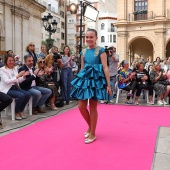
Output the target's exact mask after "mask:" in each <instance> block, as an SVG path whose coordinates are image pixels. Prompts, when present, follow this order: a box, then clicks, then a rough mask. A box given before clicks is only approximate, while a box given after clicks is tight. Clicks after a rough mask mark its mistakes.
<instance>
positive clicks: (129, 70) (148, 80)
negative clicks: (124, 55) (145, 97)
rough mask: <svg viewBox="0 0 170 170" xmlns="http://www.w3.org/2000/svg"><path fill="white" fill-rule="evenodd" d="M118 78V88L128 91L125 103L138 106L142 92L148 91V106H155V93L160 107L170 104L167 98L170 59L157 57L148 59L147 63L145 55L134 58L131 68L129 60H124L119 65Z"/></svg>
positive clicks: (169, 85)
mask: <svg viewBox="0 0 170 170" xmlns="http://www.w3.org/2000/svg"><path fill="white" fill-rule="evenodd" d="M117 77H118V88H119V89H122V90H126V91H128V94H127V99H126V100H125V103H127V104H135V105H138V104H139V102H138V98H139V96H140V95H141V92H143V91H144V90H148V93H149V102H148V104H150V105H154V101H153V94H154V93H153V92H155V94H156V97H157V104H158V105H168V104H169V103H167V100H166V98H167V97H168V95H169V93H170V79H169V78H170V58H162V59H161V58H160V57H157V58H156V60H155V61H152V57H148V58H147V61H145V60H144V55H141V56H140V58H138V57H134V61H133V62H132V64H131V66H130V64H129V62H128V61H127V60H123V61H122V62H121V63H120V65H119V70H118V74H117ZM134 97H135V99H134V102H133V98H134Z"/></svg>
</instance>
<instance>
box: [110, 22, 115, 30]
mask: <svg viewBox="0 0 170 170" xmlns="http://www.w3.org/2000/svg"><path fill="white" fill-rule="evenodd" d="M111 32H115V26H114V25H113V24H111Z"/></svg>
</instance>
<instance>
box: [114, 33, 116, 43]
mask: <svg viewBox="0 0 170 170" xmlns="http://www.w3.org/2000/svg"><path fill="white" fill-rule="evenodd" d="M113 42H114V43H116V35H113Z"/></svg>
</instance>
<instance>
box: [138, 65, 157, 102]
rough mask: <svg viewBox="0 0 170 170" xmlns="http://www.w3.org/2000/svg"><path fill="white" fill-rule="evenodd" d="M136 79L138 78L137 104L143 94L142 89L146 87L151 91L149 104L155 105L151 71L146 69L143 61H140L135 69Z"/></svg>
mask: <svg viewBox="0 0 170 170" xmlns="http://www.w3.org/2000/svg"><path fill="white" fill-rule="evenodd" d="M135 73H136V74H135V80H136V83H137V85H136V89H137V91H136V98H135V104H136V105H138V104H139V103H138V99H139V96H140V94H141V91H142V89H146V90H148V91H149V104H151V105H153V104H154V103H153V98H152V96H153V85H152V84H151V82H150V79H149V73H148V72H147V71H146V70H145V69H144V64H143V63H138V64H137V65H136V70H135Z"/></svg>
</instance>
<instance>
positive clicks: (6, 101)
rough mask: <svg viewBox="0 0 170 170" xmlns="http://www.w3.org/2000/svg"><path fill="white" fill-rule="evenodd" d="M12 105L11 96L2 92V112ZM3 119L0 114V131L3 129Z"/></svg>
mask: <svg viewBox="0 0 170 170" xmlns="http://www.w3.org/2000/svg"><path fill="white" fill-rule="evenodd" d="M11 103H12V97H10V96H9V95H7V94H5V93H2V92H0V112H2V110H4V109H5V108H6V107H7V106H9V105H10V104H11ZM2 128H3V127H2V118H1V114H0V129H2Z"/></svg>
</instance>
